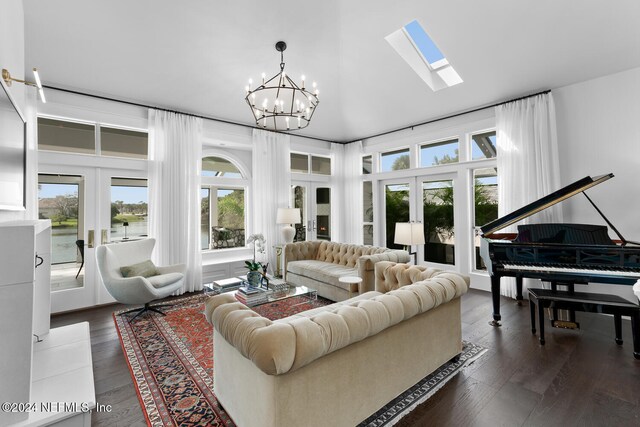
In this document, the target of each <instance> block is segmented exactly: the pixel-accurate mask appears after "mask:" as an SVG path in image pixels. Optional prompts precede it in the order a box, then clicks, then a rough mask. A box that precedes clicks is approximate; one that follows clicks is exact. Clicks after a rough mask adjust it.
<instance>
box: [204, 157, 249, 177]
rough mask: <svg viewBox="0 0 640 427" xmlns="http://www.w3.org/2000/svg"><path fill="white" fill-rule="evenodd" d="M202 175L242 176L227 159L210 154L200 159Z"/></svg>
mask: <svg viewBox="0 0 640 427" xmlns="http://www.w3.org/2000/svg"><path fill="white" fill-rule="evenodd" d="M202 176H217V177H225V178H242V173H240V171H239V170H238V168H237V167H236V166H235V165H234V164H233V163H231V162H230V161H229V160H227V159H223V158H222V157H215V156H210V157H205V158H203V159H202Z"/></svg>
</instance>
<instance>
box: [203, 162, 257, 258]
mask: <svg viewBox="0 0 640 427" xmlns="http://www.w3.org/2000/svg"><path fill="white" fill-rule="evenodd" d="M242 170H243V168H242V167H240V165H239V163H238V162H237V161H234V160H233V159H231V158H227V156H225V157H222V156H220V155H210V156H205V157H203V158H202V174H201V176H202V178H201V179H202V188H201V193H200V197H201V203H200V208H201V248H202V250H223V249H231V248H244V247H245V234H246V233H245V230H246V224H247V220H248V218H247V215H246V212H247V211H248V210H247V188H248V185H249V179H248V177H247V176H246V174H245V173H243V172H242Z"/></svg>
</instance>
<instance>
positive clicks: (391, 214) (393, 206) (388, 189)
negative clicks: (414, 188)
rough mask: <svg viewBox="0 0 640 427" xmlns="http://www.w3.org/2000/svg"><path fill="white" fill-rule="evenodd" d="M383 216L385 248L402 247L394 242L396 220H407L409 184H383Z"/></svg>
mask: <svg viewBox="0 0 640 427" xmlns="http://www.w3.org/2000/svg"><path fill="white" fill-rule="evenodd" d="M384 192H385V218H386V222H387V226H386V231H387V233H386V238H387V241H386V245H387V248H392V249H402V248H403V246H402V245H397V244H395V243H393V242H394V240H395V235H396V222H409V184H408V183H406V184H389V185H386V186H385V189H384Z"/></svg>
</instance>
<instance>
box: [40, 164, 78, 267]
mask: <svg viewBox="0 0 640 427" xmlns="http://www.w3.org/2000/svg"><path fill="white" fill-rule="evenodd" d="M81 185H82V178H81V177H69V176H63V177H59V176H55V175H42V174H41V175H39V176H38V216H39V218H40V219H50V220H51V263H52V264H54V265H55V264H65V263H75V262H76V261H79V254H78V251H77V247H76V240H78V239H81V238H82V237H81V236H82V234H83V233H82V230H81V229H80V225H79V221H78V218H79V216H78V213H79V208H80V204H81V203H82V201H81V200H79V199H80V196H81V195H82V191H81V189H80V186H81Z"/></svg>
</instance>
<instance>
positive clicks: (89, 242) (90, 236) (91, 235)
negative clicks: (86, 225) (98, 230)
mask: <svg viewBox="0 0 640 427" xmlns="http://www.w3.org/2000/svg"><path fill="white" fill-rule="evenodd" d="M93 244H94V230H89V232H88V233H87V247H88V248H93Z"/></svg>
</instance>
